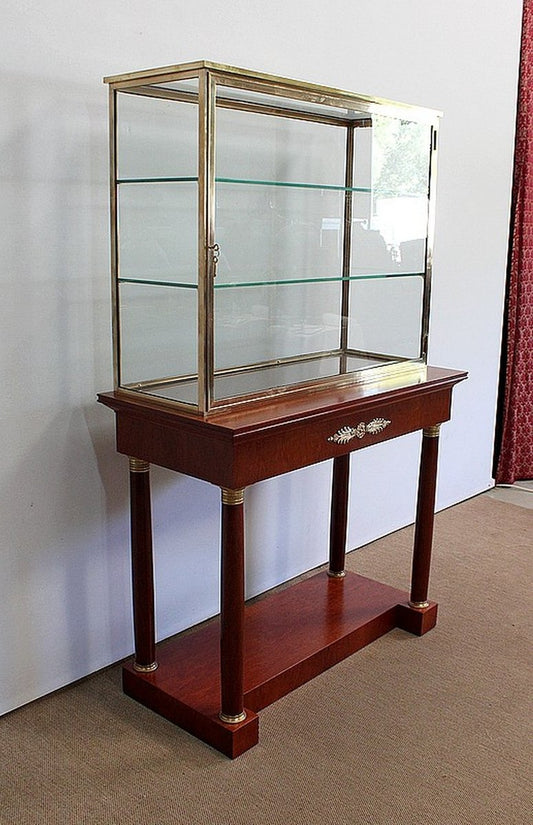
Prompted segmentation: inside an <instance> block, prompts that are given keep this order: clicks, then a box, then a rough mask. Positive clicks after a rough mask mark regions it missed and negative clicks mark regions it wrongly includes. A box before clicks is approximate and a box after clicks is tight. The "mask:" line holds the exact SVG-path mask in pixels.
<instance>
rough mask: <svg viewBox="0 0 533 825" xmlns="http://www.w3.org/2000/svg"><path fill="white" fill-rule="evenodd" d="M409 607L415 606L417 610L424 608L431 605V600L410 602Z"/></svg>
mask: <svg viewBox="0 0 533 825" xmlns="http://www.w3.org/2000/svg"><path fill="white" fill-rule="evenodd" d="M409 607H414V609H415V610H424V609H425V608H426V607H429V602H409Z"/></svg>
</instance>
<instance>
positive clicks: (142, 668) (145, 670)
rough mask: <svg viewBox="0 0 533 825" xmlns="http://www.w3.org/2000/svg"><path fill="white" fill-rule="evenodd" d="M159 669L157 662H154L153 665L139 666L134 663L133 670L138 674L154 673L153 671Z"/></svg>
mask: <svg viewBox="0 0 533 825" xmlns="http://www.w3.org/2000/svg"><path fill="white" fill-rule="evenodd" d="M157 668H158V664H157V662H152V664H151V665H138V664H137V662H134V663H133V669H134V670H136V671H137V672H138V673H152V671H154V670H157Z"/></svg>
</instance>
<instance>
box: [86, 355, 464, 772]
mask: <svg viewBox="0 0 533 825" xmlns="http://www.w3.org/2000/svg"><path fill="white" fill-rule="evenodd" d="M464 378H466V373H464V372H455V371H450V370H444V369H440V368H436V367H428V369H427V377H426V378H425V379H424V380H422V381H420V382H419V383H416V384H413V385H411V386H403V387H398V388H393V389H389V390H383V389H381V390H378V389H376V388H375V387H374V388H372V387H371V386H370V385H369V386H367V387H364V386H353V387H348V388H343V389H335V390H321V391H318V392H315V393H308V392H307V393H301V394H293V395H291V396H285V397H283V396H281V397H280V396H278V397H277V398H275V399H273V400H272V401H267V402H264V401H263V402H261V403H249V404H244V405H241V406H237V407H234V408H227V409H225V410H221V411H218V412H214V413H212V414H210V415H209V416H208V417H207V418H201V417H198V416H195V415H189V414H187V413H184V412H182V411H177V410H174V409H172V408H171V407H169V406H167V405H165V404H162V403H160V402H157V400H155V399H154V400H153V401H152V400H147V399H146V398H143V397H141V396H139V398H136V397H131V396H126V395H124V394H121V393H118V392H117V393H104V394H101V395H99V396H98V399H99V401H100V402H101V403H103V404H105V405H107V406H108V407H111V409H113V410H114V411H115V413H116V433H117V450H118V452H120V453H124V454H125V455H127V456H129V458H130V464H129V467H130V494H131V544H132V570H133V610H134V628H135V658H134V660H133V662H132V663H131V664H127V665H126V666H125V667H124V670H123V685H124V690H125V692H126V693H127V694H128V695H129V696H132V697H134V698H135V699H137V700H138V701H139V702H141V703H142V704H144V705H146V706H147V707H149V708H152V709H153V710H155V711H156V712H158V713H160V714H161V715H163V716H164V717H166V718H167V719H170V720H171V721H172V722H174V723H176V724H178V725H179V726H181V727H182V728H184V729H185V730H187V731H189V732H191V733H193V734H194V735H195V736H197V737H199V738H200V739H202V740H204V741H205V742H207V743H208V744H210V745H212V746H213V747H214V748H217V749H218V750H219V751H222V753H224V754H226V755H228V756H230V757H232V758H234V757H236V756H239V755H240V754H241V753H243V752H244V751H245V750H247V749H248V748H251V747H252V746H253V745H255V744H256V743H257V741H258V737H259V724H258V716H257V711H258V710H260V709H261V708H263V707H266V706H267V705H269V704H270V703H272V702H274V701H275V700H276V699H279V698H280V697H281V696H284V695H285V694H286V693H288V692H289V691H291V690H293V689H294V688H296V687H298V686H299V685H301V684H303V683H304V682H306V681H308V680H309V679H312V678H313V677H314V676H316V675H318V674H319V673H322V672H323V671H324V670H326V669H327V668H329V667H331V666H332V665H334V664H336V663H337V662H339V661H340V660H341V659H344V658H345V657H347V656H349V655H350V654H352V653H354V652H355V651H356V650H359V649H360V648H362V647H364V646H365V645H367V644H369V643H370V642H372V641H374V640H375V639H377V638H379V637H380V636H382V635H383V634H384V633H387V632H388V631H389V630H391V629H392V628H394V627H400V628H403V629H405V630H407V631H409V632H411V633H415V634H418V635H422V634H424V633H426V632H427V631H428V630H430V629H431V628H432V627H434V625H435V623H436V618H437V605H436V603H434V602H430V601H428V582H429V572H430V557H431V545H432V534H433V514H434V505H435V485H436V471H437V451H438V441H439V438H438V437H439V427H440V424H441V423H442V422H444V421H447V420H448V419H449V418H450V409H451V397H452V390H453V387H454V386H455V384H457V383H458V382H459V381H462V380H463V379H464ZM420 429H421V430H423V439H422V453H421V462H420V477H419V488H418V505H417V515H416V525H415V538H414V549H413V567H412V580H411V591H410V593H409V594H407V593H404V592H403V591H401V590H397V589H395V588H392V587H389V586H388V585H385V584H382V583H379V582H375V581H372V580H370V579H368V578H365V577H362V576H358V575H356V574H353V573H349V572H348V573H346V572H345V570H344V554H345V544H346V522H347V504H348V474H349V456H350V453H351V452H352V451H353V450H357V449H360V448H363V447H367V446H369V445H371V444H376V443H378V442H381V441H385V440H387V439H390V438H396V437H397V436H400V435H404V434H405V433H409V432H413V431H415V430H420ZM330 458H333V494H332V508H331V525H330V554H329V570H328V572H327V573H325V572H320V573H318V574H316V575H314V576H312V577H311V578H306V579H304V580H301V581H299V582H297V583H296V584H294V585H292V586H291V587H289V588H286V589H283V590H281V591H278V592H274V593H273V594H271V595H268V596H266V597H265V598H262V599H259V600H256V601H252V602H250V604H247V605H245V600H244V529H243V528H244V512H243V511H244V490H245V488H246V487H248V486H249V485H250V484H253V483H254V482H256V481H261V480H263V479H267V478H271V477H273V476H277V475H280V474H282V473H286V472H289V471H291V470H296V469H298V468H300V467H305V466H307V465H310V464H314V463H316V462H319V461H324V460H326V459H330ZM151 463H152V464H156V465H159V466H162V467H167V468H169V469H171V470H176V471H177V472H180V473H185V474H187V475H190V476H193V477H195V478H199V479H203V480H205V481H208V482H211V483H212V484H216V485H217V486H218V487H220V488H221V501H222V539H221V544H222V553H221V609H220V617H219V619H218V620H214V621H212V622H210V623H207V624H205V625H203V626H202V627H201V628H199V629H198V630H196V631H193V632H191V633H186V634H182V635H180V636H177V637H175V638H174V639H171V640H168V641H166V642H162V643H160V644H159V645H157V646H156V643H155V619H154V585H153V560H152V528H151V505H150V481H149V465H150V464H151Z"/></svg>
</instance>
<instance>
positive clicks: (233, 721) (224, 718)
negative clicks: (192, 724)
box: [218, 710, 246, 725]
mask: <svg viewBox="0 0 533 825" xmlns="http://www.w3.org/2000/svg"><path fill="white" fill-rule="evenodd" d="M218 718H219V719H220V720H221V722H225V723H226V725H238V724H239V722H244V720H245V719H246V711H245V710H243V712H242V713H238V714H237V715H236V716H230V715H229V714H228V713H222V711H220V713H219V714H218Z"/></svg>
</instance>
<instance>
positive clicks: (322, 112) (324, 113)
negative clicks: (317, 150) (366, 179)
mask: <svg viewBox="0 0 533 825" xmlns="http://www.w3.org/2000/svg"><path fill="white" fill-rule="evenodd" d="M217 94H218V96H219V98H223V99H226V100H238V101H241V102H243V103H248V104H252V105H253V104H255V105H260V106H261V105H262V106H275V107H276V108H278V109H289V110H291V111H294V112H307V113H308V114H310V115H311V116H312V117H317V118H318V117H332V118H333V117H335V118H338V119H341V120H344V121H346V120H359V119H360V118H364V117H367V115H366V114H364V113H363V112H358V111H355V110H354V109H353V108H350V109H347V108H345V107H344V106H342V105H341V104H340V100H339V105H338V106H329V105H328V104H326V103H316V102H314V101H310V100H304V99H301V98H298V97H278V96H277V95H269V94H265V93H264V92H260V91H257V90H251V89H239V88H237V87H233V86H219V87H218V90H217Z"/></svg>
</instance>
